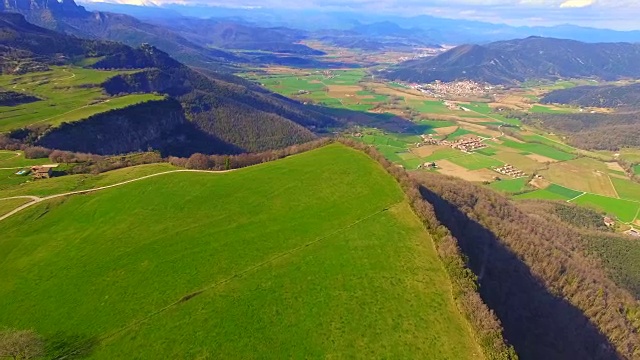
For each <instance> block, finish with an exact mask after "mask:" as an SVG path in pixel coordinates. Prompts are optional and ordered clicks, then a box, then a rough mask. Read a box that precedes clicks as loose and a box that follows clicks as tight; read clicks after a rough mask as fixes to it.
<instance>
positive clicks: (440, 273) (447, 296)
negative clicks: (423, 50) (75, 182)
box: [0, 145, 479, 359]
mask: <svg viewBox="0 0 640 360" xmlns="http://www.w3.org/2000/svg"><path fill="white" fill-rule="evenodd" d="M362 179H367V181H362ZM310 193H311V194H314V196H308V194H310ZM204 199H208V200H204ZM175 209H181V211H178V212H176V211H175ZM71 214H72V215H73V216H70V215H71ZM145 224H153V226H145ZM0 233H2V234H3V236H2V239H0V254H4V255H3V257H2V261H1V262H0V283H2V284H3V286H0V323H2V324H3V325H5V326H10V327H15V328H33V329H35V330H36V331H38V332H39V333H41V334H43V335H44V336H45V337H46V338H50V337H51V336H54V335H59V334H70V335H69V339H62V340H66V341H67V342H66V343H67V344H70V346H68V348H66V349H65V350H66V351H67V352H70V351H72V350H74V345H76V344H77V343H78V341H83V340H85V341H93V344H94V345H95V346H94V347H93V348H92V349H91V350H90V354H89V356H90V357H92V358H96V359H114V358H123V357H130V358H150V359H152V358H167V357H169V358H203V357H213V358H250V357H253V356H255V354H257V353H260V354H263V355H264V356H266V357H272V358H298V357H327V356H330V355H335V356H338V357H358V356H361V355H362V354H367V357H372V358H382V357H386V358H429V359H471V358H477V357H478V356H479V355H478V354H479V349H478V346H477V345H476V344H475V343H474V340H473V336H472V334H471V333H470V330H469V327H468V325H467V324H465V321H464V319H463V318H462V317H461V316H460V314H459V313H458V312H457V310H456V308H455V305H454V301H453V298H452V295H451V289H450V283H449V280H448V277H447V275H446V273H445V270H444V267H443V265H442V264H441V263H440V261H439V259H438V257H437V254H436V252H435V249H434V247H433V245H432V243H431V239H430V238H429V236H428V235H427V233H426V232H425V231H424V228H423V226H422V224H421V223H420V221H419V220H418V219H417V217H416V216H415V215H414V214H413V213H412V212H411V210H410V208H409V205H408V203H407V200H406V199H405V198H404V194H403V193H402V191H401V190H400V188H399V186H398V185H397V184H396V183H395V181H394V180H393V179H392V178H391V177H390V176H389V175H388V174H386V173H385V172H384V171H383V170H382V169H381V168H380V166H379V165H378V164H377V163H375V162H373V161H372V160H371V159H369V158H368V157H367V156H366V155H364V154H361V153H359V152H357V151H355V150H351V149H347V148H344V147H342V146H339V145H332V146H328V147H325V148H322V149H318V150H315V151H311V152H308V153H305V154H301V155H298V156H294V157H290V158H287V159H284V160H281V161H277V162H273V163H268V164H262V165H258V166H254V167H250V168H246V169H241V170H237V171H234V172H230V173H226V174H205V173H175V174H168V175H162V176H159V177H155V178H153V179H147V180H143V181H140V182H134V183H130V184H127V185H125V186H122V187H119V188H113V189H109V190H103V191H101V192H97V193H94V194H90V195H84V196H73V197H70V198H67V199H60V201H51V202H47V203H42V204H38V205H36V206H34V207H32V208H30V209H28V210H26V211H24V212H22V213H20V214H18V215H15V216H14V217H11V218H8V219H6V220H4V221H2V222H0ZM49 234H56V235H55V236H50V235H49ZM68 264H74V266H69V265H68ZM363 279H366V281H363ZM338 304H339V306H337V305H338ZM398 324H402V326H399V325H398ZM248 334H250V336H247V335H248ZM71 339H73V340H71ZM354 344H356V345H355V346H354Z"/></svg>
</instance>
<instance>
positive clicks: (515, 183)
mask: <svg viewBox="0 0 640 360" xmlns="http://www.w3.org/2000/svg"><path fill="white" fill-rule="evenodd" d="M527 181H528V179H527V178H519V179H511V180H502V181H496V182H494V183H492V184H491V188H493V189H496V190H500V191H504V192H507V193H517V192H520V191H523V190H525V189H526V186H527Z"/></svg>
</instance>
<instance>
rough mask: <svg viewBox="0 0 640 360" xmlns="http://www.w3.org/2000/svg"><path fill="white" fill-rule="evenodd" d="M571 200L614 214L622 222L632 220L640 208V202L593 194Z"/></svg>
mask: <svg viewBox="0 0 640 360" xmlns="http://www.w3.org/2000/svg"><path fill="white" fill-rule="evenodd" d="M573 202H574V203H576V204H578V205H584V206H588V207H591V208H594V209H596V210H599V211H603V212H606V213H608V214H614V215H616V216H617V217H618V218H619V219H620V220H621V221H624V222H632V221H633V220H634V219H635V218H636V216H637V213H638V209H639V208H640V203H637V202H633V201H629V200H623V199H614V198H610V197H606V196H600V195H594V194H584V195H583V196H580V197H579V198H577V199H575V200H574V201H573Z"/></svg>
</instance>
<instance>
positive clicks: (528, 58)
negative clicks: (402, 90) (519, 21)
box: [386, 36, 640, 84]
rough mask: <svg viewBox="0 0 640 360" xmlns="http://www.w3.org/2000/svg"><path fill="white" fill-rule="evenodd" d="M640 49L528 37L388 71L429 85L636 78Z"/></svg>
mask: <svg viewBox="0 0 640 360" xmlns="http://www.w3.org/2000/svg"><path fill="white" fill-rule="evenodd" d="M639 61H640V44H630V43H592V44H589V43H583V42H579V41H576V40H566V39H555V38H543V37H537V36H531V37H528V38H525V39H515V40H508V41H498V42H494V43H490V44H487V45H461V46H458V47H455V48H453V49H451V50H449V51H447V52H444V53H442V54H439V55H437V56H435V57H430V58H423V59H418V60H411V61H407V62H404V63H400V64H398V65H397V66H395V67H393V68H391V69H390V70H389V71H388V72H387V73H386V76H387V77H389V78H390V79H394V80H404V81H411V82H433V81H436V80H441V81H455V80H461V79H465V80H475V81H480V82H486V83H490V84H514V83H519V82H523V81H526V80H534V79H548V80H558V79H563V78H599V79H603V80H616V79H621V78H625V77H640V69H639V68H638V67H637V66H635V65H634V64H636V63H638V62H639Z"/></svg>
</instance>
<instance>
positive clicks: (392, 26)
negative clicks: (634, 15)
mask: <svg viewBox="0 0 640 360" xmlns="http://www.w3.org/2000/svg"><path fill="white" fill-rule="evenodd" d="M84 5H85V6H86V7H87V8H89V9H92V10H99V11H110V12H118V13H123V14H129V15H132V16H136V17H138V18H140V19H149V18H176V17H179V16H188V17H197V18H218V19H219V18H223V19H227V20H232V21H244V22H249V23H252V24H256V25H258V26H261V27H288V28H294V29H300V30H306V31H310V32H315V31H318V30H322V31H326V30H349V31H353V30H356V31H357V30H358V28H360V27H362V26H363V25H364V26H370V25H373V26H375V27H378V28H379V29H382V30H384V32H383V34H384V35H392V34H393V33H394V32H396V30H397V27H400V28H402V29H404V30H406V31H414V34H415V33H416V32H415V31H416V30H420V32H421V33H422V34H423V35H424V34H426V35H427V37H423V38H422V39H423V41H424V42H427V43H438V44H464V43H478V44H482V43H488V42H493V41H500V40H509V39H514V38H525V37H529V36H540V37H555V38H562V39H573V40H578V41H584V42H606V41H614V42H618V41H622V42H640V31H615V30H608V29H596V28H588V27H581V26H574V25H559V26H550V27H544V26H532V27H530V26H509V25H505V24H493V23H488V22H482V21H471V20H461V19H447V18H441V17H436V16H430V15H419V16H413V17H402V16H395V15H388V14H384V13H373V12H368V13H367V12H357V13H356V12H349V11H316V10H309V9H305V10H299V9H269V8H265V7H252V8H233V7H221V6H219V7H216V6H197V5H185V4H175V3H174V4H166V5H161V6H158V5H154V4H147V6H134V5H123V4H115V3H107V2H86V3H84Z"/></svg>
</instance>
